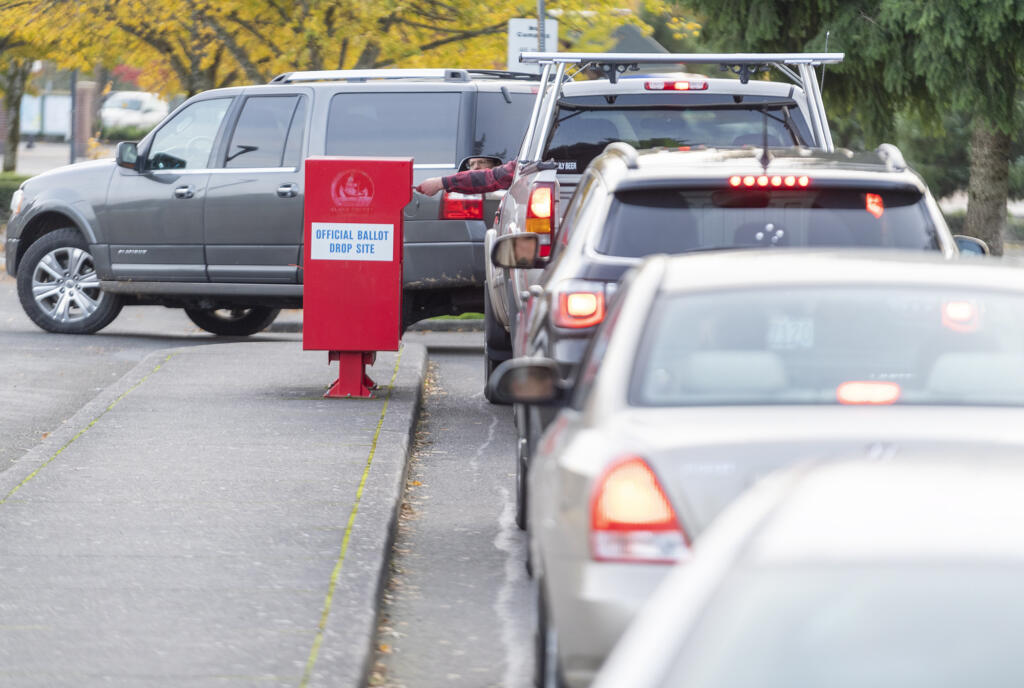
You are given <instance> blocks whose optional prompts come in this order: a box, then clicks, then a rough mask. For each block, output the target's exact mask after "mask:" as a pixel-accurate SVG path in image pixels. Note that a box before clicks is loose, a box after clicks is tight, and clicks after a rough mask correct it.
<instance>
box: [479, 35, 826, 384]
mask: <svg viewBox="0 0 1024 688" xmlns="http://www.w3.org/2000/svg"><path fill="white" fill-rule="evenodd" d="M521 59H522V60H523V61H524V62H538V63H540V64H542V65H543V72H542V75H541V89H542V90H541V92H540V93H539V94H538V97H537V101H536V103H535V104H534V109H533V112H532V115H531V120H530V125H529V127H528V129H527V132H526V137H525V139H524V140H523V144H522V146H521V147H520V148H519V155H518V158H519V161H520V163H521V164H520V167H519V170H518V171H517V174H516V178H515V179H514V180H513V182H512V187H511V188H510V189H509V191H508V193H507V194H506V195H505V198H504V199H503V200H502V203H501V207H500V210H499V216H498V219H497V221H496V222H495V226H494V229H493V231H489V232H488V236H487V249H488V255H490V247H491V245H492V244H493V242H494V240H495V239H497V238H499V237H502V236H505V235H509V234H514V233H516V232H523V231H530V232H536V233H537V234H539V235H540V237H541V243H542V250H544V251H545V252H546V250H547V248H548V243H549V237H550V235H551V233H552V232H553V230H554V228H555V227H556V226H557V222H558V219H559V218H560V217H561V208H562V206H564V205H565V204H566V203H567V202H568V200H569V198H570V196H572V194H573V191H574V190H575V189H576V185H577V184H578V183H579V180H580V178H581V175H582V174H583V171H584V169H585V168H586V167H587V165H588V164H589V163H590V161H591V160H592V159H593V158H595V157H597V155H598V154H600V153H601V151H603V150H604V148H605V146H606V145H607V144H609V143H612V142H615V141H623V142H626V143H629V144H630V145H632V146H634V147H636V148H641V149H643V148H653V147H666V148H670V149H686V148H690V147H696V146H701V145H707V146H718V147H722V146H726V147H728V146H733V147H742V146H747V145H756V146H764V144H765V143H767V145H768V146H769V147H771V146H775V147H790V146H803V147H809V148H814V149H822V150H825V151H831V150H833V144H832V135H831V133H830V131H829V126H828V121H827V120H826V118H825V109H824V106H823V104H822V101H821V92H820V90H819V89H818V83H817V78H816V74H815V66H816V65H823V64H830V63H836V62H840V61H841V60H842V59H843V55H842V53H821V54H809V53H794V54H610V53H596V54H585V53H524V54H523V57H522V58H521ZM641 64H643V65H645V66H646V65H654V67H655V68H661V69H665V68H669V69H680V68H682V66H684V65H688V64H706V65H714V66H720V67H722V68H727V69H729V70H730V71H732V72H735V73H736V74H737V75H738V76H739V78H738V79H734V78H733V79H729V78H718V79H714V78H709V77H707V76H704V75H700V74H689V73H652V74H641V73H640V72H639V69H638V67H639V66H640V65H641ZM568 67H572V68H573V69H575V70H576V72H577V73H579V72H581V71H584V70H586V69H591V70H594V69H596V70H600V71H601V72H602V73H604V74H605V75H606V77H607V78H604V79H596V80H591V81H578V82H574V81H569V80H568V79H569V78H570V76H569V75H568V74H567V68H568ZM769 67H775V68H777V69H779V70H780V71H781V72H783V73H784V74H785V75H786V76H787V77H788V78H789V79H790V80H792V81H794V82H795V84H794V83H783V82H772V81H764V80H761V79H757V78H752V77H755V76H756V75H757V73H759V72H761V71H764V70H766V69H768V68H769ZM634 73H635V74H634ZM528 163H529V164H528ZM538 278H539V271H536V270H533V271H528V270H507V269H502V268H497V267H495V266H493V265H491V264H490V263H488V265H487V287H486V290H485V292H486V301H485V305H484V310H485V331H486V337H485V340H486V355H485V358H484V360H485V365H486V374H487V377H488V378H489V377H490V375H491V373H492V372H493V370H494V368H495V367H496V366H497V365H498V364H499V363H500V362H501V361H503V360H505V359H507V358H509V357H510V356H511V352H512V349H513V346H512V341H513V339H514V338H516V337H517V336H518V333H517V330H516V327H517V326H516V322H517V320H518V319H519V318H518V314H519V311H520V309H521V307H522V299H523V298H525V296H526V295H527V294H528V293H529V288H530V287H531V286H532V285H534V284H535V283H536V281H537V279H538ZM485 394H486V395H487V396H488V398H490V391H489V388H488V387H487V385H486V383H485Z"/></svg>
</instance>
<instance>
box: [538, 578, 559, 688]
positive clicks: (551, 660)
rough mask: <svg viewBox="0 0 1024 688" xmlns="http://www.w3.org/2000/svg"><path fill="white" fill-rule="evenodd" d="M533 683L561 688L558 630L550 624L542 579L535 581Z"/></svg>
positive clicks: (550, 687)
mask: <svg viewBox="0 0 1024 688" xmlns="http://www.w3.org/2000/svg"><path fill="white" fill-rule="evenodd" d="M533 684H534V685H535V686H536V687H537V688H563V686H564V685H565V683H564V682H563V681H562V669H561V667H560V666H559V661H558V630H557V629H556V628H554V627H553V626H551V625H550V623H549V619H548V605H547V602H546V600H545V595H544V581H543V580H538V581H537V627H536V630H535V631H534V634H533Z"/></svg>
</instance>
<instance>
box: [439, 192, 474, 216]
mask: <svg viewBox="0 0 1024 688" xmlns="http://www.w3.org/2000/svg"><path fill="white" fill-rule="evenodd" d="M441 219H442V220H482V219H484V197H483V196H481V195H480V194H463V193H456V192H454V191H445V192H444V193H443V194H441Z"/></svg>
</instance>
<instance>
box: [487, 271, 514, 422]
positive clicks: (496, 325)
mask: <svg viewBox="0 0 1024 688" xmlns="http://www.w3.org/2000/svg"><path fill="white" fill-rule="evenodd" d="M511 357H512V339H511V337H509V334H508V331H507V330H505V328H504V326H502V324H501V323H500V322H498V320H497V318H495V317H494V310H493V308H492V307H491V290H490V288H489V287H488V286H487V283H486V282H485V283H484V398H485V399H487V401H489V402H491V403H492V404H500V403H501V402H500V401H497V400H496V399H494V398H493V397H492V396H491V390H490V385H489V384H488V383H489V382H490V381H491V375H492V374H493V373H494V369H495V368H497V367H498V365H500V364H501V362H502V361H505V360H508V359H509V358H511Z"/></svg>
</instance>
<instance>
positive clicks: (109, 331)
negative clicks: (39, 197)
mask: <svg viewBox="0 0 1024 688" xmlns="http://www.w3.org/2000/svg"><path fill="white" fill-rule="evenodd" d="M0 236H2V234H0ZM287 319H288V318H287V314H286V316H285V317H283V318H282V324H284V322H285V321H286V320H287ZM279 327H280V326H279ZM283 329H292V330H294V328H283ZM301 336H302V335H301V334H299V333H296V332H294V331H292V332H284V333H272V332H271V333H267V334H261V335H259V337H257V338H252V337H247V338H244V339H245V340H250V341H252V340H255V339H261V338H262V339H287V338H291V339H299V338H301ZM229 341H240V340H232V339H230V338H224V337H219V338H218V337H214V336H213V335H211V334H208V333H206V332H203V331H202V330H200V329H199V328H198V327H196V326H195V325H193V324H192V321H191V320H189V319H188V318H187V317H186V316H185V313H184V311H182V310H180V309H170V308H163V307H161V306H129V307H126V308H125V309H124V310H123V311H121V314H120V315H119V316H118V317H117V319H116V320H114V322H113V323H111V324H110V325H109V326H108V327H107V328H105V329H104V330H102V331H101V332H99V333H97V334H94V335H56V334H51V333H48V332H43V331H42V330H40V329H39V328H38V327H36V325H35V324H34V323H33V322H32V321H31V320H29V319H28V317H27V316H26V315H25V313H24V311H22V309H21V304H20V303H19V302H18V295H17V291H16V287H15V281H14V278H12V277H10V276H9V275H8V274H7V273H6V272H0V352H3V353H2V354H0V408H3V413H0V471H2V470H3V469H4V468H5V467H6V466H7V464H8V463H9V462H10V461H11V460H13V459H15V458H17V457H18V456H20V455H21V454H23V453H24V452H25V451H27V450H28V449H30V448H31V447H34V446H35V445H36V444H38V443H39V441H40V440H41V439H43V438H44V437H45V436H46V434H48V433H50V432H53V430H54V429H55V428H56V427H58V426H59V425H60V424H61V423H62V422H64V421H65V420H67V419H68V418H70V417H71V416H72V415H74V413H75V412H76V411H78V409H80V408H81V407H82V406H83V405H85V403H86V402H88V401H89V400H90V399H92V398H93V397H94V396H95V395H96V393H97V392H99V391H100V390H101V389H103V388H104V387H106V386H107V385H109V384H111V383H113V382H115V381H116V380H118V379H119V378H120V377H121V376H122V375H124V374H125V373H126V372H128V371H129V370H131V369H132V367H134V366H135V365H136V364H137V363H138V362H139V361H141V360H142V359H143V358H145V356H146V355H147V354H149V353H150V352H152V351H155V350H158V349H167V348H172V347H178V346H189V345H198V344H210V343H212V342H229Z"/></svg>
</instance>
